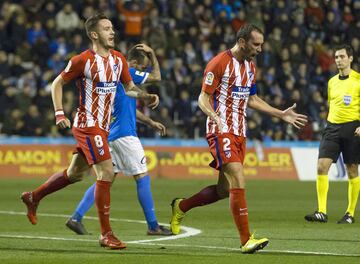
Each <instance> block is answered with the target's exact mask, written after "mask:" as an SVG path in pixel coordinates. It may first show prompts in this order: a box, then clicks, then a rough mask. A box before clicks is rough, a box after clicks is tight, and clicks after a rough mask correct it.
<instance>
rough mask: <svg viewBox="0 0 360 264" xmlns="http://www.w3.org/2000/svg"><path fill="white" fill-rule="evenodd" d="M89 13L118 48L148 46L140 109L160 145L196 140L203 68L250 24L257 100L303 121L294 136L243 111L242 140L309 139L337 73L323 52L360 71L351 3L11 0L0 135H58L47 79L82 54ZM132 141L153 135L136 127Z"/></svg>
mask: <svg viewBox="0 0 360 264" xmlns="http://www.w3.org/2000/svg"><path fill="white" fill-rule="evenodd" d="M96 11H101V12H104V13H106V14H107V15H108V16H109V17H110V19H111V21H112V22H113V24H114V27H115V29H116V33H117V40H116V42H117V49H118V50H120V51H121V52H123V53H124V54H126V51H127V50H128V48H130V47H131V46H132V45H133V44H136V43H139V42H143V43H147V44H148V45H149V46H151V47H152V48H153V49H154V50H155V53H156V55H157V58H158V60H159V62H160V68H161V74H162V79H163V81H161V82H159V83H156V84H152V85H148V86H147V89H148V90H149V91H151V92H156V93H158V94H159V96H160V100H161V104H160V106H159V108H158V109H156V110H155V111H150V110H149V109H147V108H146V107H143V106H141V105H139V108H141V109H142V110H143V111H144V112H145V113H146V114H147V115H149V116H151V117H152V118H153V119H154V120H157V121H160V122H162V123H163V124H164V125H165V126H166V127H167V128H168V137H171V138H173V137H175V138H183V139H185V138H199V137H203V136H204V134H205V115H204V114H203V113H202V112H201V111H200V110H199V108H198V107H197V97H198V95H199V93H200V90H201V81H202V75H203V70H204V68H205V65H206V63H207V62H208V61H209V60H210V59H211V58H212V57H213V56H215V55H216V54H217V53H219V52H221V51H223V50H226V49H228V48H231V47H232V45H233V44H234V43H235V33H236V31H237V30H238V29H239V27H240V26H241V25H243V24H244V23H253V24H255V25H257V26H259V27H260V28H261V29H262V30H263V31H264V33H265V43H264V45H263V52H262V53H261V54H260V55H259V56H258V57H257V59H256V64H257V70H258V71H257V87H258V94H259V96H261V97H262V98H263V99H265V100H266V101H267V102H268V103H270V104H271V105H273V106H275V107H278V108H280V109H285V108H287V107H289V106H291V105H292V104H293V103H296V104H297V108H296V109H297V111H298V112H300V113H305V114H307V115H308V116H309V120H310V122H309V123H308V125H307V126H306V127H305V128H304V129H302V130H300V131H297V130H296V129H294V128H292V127H291V126H288V125H287V124H285V123H284V122H282V121H280V120H279V119H277V118H269V117H268V116H266V115H263V114H260V113H259V112H255V111H251V110H249V111H248V136H249V138H250V139H254V138H257V139H261V140H318V139H319V137H320V135H321V130H322V128H323V127H324V124H325V119H326V116H327V102H326V98H327V94H326V91H327V81H328V79H329V78H330V77H331V76H333V75H335V74H336V73H337V70H336V67H335V64H334V60H333V51H332V48H333V46H334V45H336V44H339V43H348V44H350V45H352V47H353V48H354V51H355V54H354V62H353V69H355V70H357V71H359V70H360V66H359V55H360V53H359V51H360V1H358V0H343V1H337V0H330V1H325V0H324V1H316V0H307V1H306V0H278V1H270V0H262V1H261V0H248V1H246V0H233V1H231V0H214V1H212V0H203V1H200V0H153V1H151V0H138V1H136V0H133V1H121V0H120V1H117V0H77V1H70V0H68V1H65V0H57V1H55V0H53V1H51V0H12V1H4V0H2V1H0V106H1V108H0V134H2V135H20V136H48V137H61V136H67V135H71V131H70V130H64V131H60V130H58V129H57V127H56V126H55V125H54V111H53V106H52V101H51V95H50V85H51V82H52V80H53V79H54V78H55V77H56V76H57V74H59V73H60V72H61V71H62V70H63V69H64V67H65V66H66V64H67V62H68V60H69V58H70V57H71V56H73V55H75V54H77V53H81V52H82V51H84V50H86V49H87V48H88V47H89V41H88V39H87V37H86V35H85V31H84V28H83V24H84V21H85V20H86V18H88V17H89V16H91V14H93V13H94V12H96ZM77 100H78V91H77V89H76V87H75V84H74V83H70V84H67V85H66V87H65V90H64V110H65V112H66V113H67V115H68V116H69V117H72V116H73V115H74V112H75V110H76V108H77V106H78V101H77ZM138 132H139V133H138V134H139V136H140V137H158V135H156V133H155V132H154V131H152V130H151V129H149V128H147V127H146V126H143V125H139V131H138Z"/></svg>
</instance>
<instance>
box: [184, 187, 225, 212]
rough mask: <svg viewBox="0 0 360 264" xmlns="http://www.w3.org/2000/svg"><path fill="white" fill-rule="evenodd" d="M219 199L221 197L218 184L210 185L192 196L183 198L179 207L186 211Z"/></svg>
mask: <svg viewBox="0 0 360 264" xmlns="http://www.w3.org/2000/svg"><path fill="white" fill-rule="evenodd" d="M218 200H220V197H219V195H218V193H217V191H216V185H210V186H207V187H205V188H204V189H202V190H201V191H200V192H198V193H197V194H195V195H193V196H191V197H190V198H187V199H184V200H182V201H181V202H180V204H179V207H180V209H181V211H183V212H184V213H185V212H187V211H189V210H190V209H192V208H194V207H197V206H203V205H207V204H211V203H215V202H216V201H218Z"/></svg>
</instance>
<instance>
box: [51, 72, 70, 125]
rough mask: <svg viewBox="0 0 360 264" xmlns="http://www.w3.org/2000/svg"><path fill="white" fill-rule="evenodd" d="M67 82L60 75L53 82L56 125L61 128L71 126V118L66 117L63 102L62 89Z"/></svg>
mask: <svg viewBox="0 0 360 264" xmlns="http://www.w3.org/2000/svg"><path fill="white" fill-rule="evenodd" d="M64 84H65V81H64V79H63V78H62V77H61V75H59V76H58V77H56V79H55V80H54V81H53V82H52V84H51V97H52V101H53V104H54V109H55V118H56V125H57V126H59V127H60V128H67V127H70V126H71V123H70V120H69V119H68V118H66V116H65V114H64V110H63V104H62V91H63V86H64Z"/></svg>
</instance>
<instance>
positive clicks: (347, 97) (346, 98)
mask: <svg viewBox="0 0 360 264" xmlns="http://www.w3.org/2000/svg"><path fill="white" fill-rule="evenodd" d="M351 101H352V97H351V95H344V104H345V105H349V104H350V103H351Z"/></svg>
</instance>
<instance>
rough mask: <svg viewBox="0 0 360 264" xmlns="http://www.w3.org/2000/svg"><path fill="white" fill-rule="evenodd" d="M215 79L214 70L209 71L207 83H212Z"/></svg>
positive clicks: (206, 78)
mask: <svg viewBox="0 0 360 264" xmlns="http://www.w3.org/2000/svg"><path fill="white" fill-rule="evenodd" d="M213 81H214V74H213V73H212V72H208V73H207V74H206V77H205V84H207V85H212V84H213Z"/></svg>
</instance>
